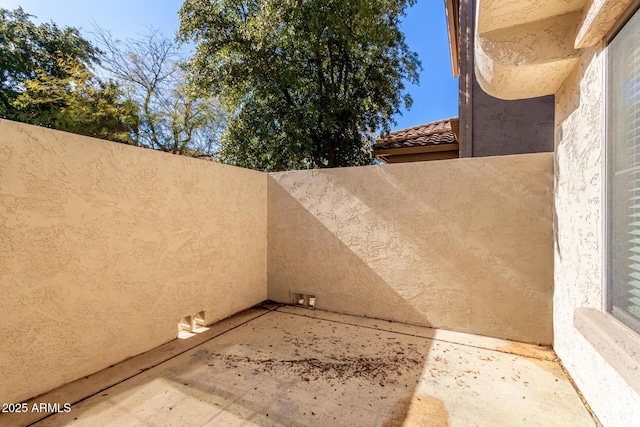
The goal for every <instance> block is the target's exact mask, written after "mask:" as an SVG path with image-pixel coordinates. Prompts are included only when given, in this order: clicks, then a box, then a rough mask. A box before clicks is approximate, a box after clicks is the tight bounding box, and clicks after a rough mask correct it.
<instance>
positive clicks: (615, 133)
mask: <svg viewBox="0 0 640 427" xmlns="http://www.w3.org/2000/svg"><path fill="white" fill-rule="evenodd" d="M607 67H608V81H607V89H608V108H607V112H608V117H607V147H608V157H607V159H608V160H607V169H608V184H607V196H608V224H607V227H608V245H609V250H608V257H609V260H608V289H607V300H608V301H607V309H608V311H609V312H610V313H611V314H612V315H613V316H614V317H616V318H617V319H618V320H620V321H621V322H623V323H624V324H625V325H627V326H628V327H630V328H631V329H633V330H634V331H636V332H638V333H640V12H636V13H635V14H634V15H633V16H632V17H631V19H630V20H629V21H628V22H627V23H626V24H625V26H624V27H623V28H622V29H621V30H620V32H619V33H618V34H617V35H616V36H615V37H614V38H613V39H612V40H611V42H610V44H609V47H608V64H607Z"/></svg>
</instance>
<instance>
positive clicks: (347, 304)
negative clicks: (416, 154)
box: [268, 153, 553, 344]
mask: <svg viewBox="0 0 640 427" xmlns="http://www.w3.org/2000/svg"><path fill="white" fill-rule="evenodd" d="M552 175H553V171H552V154H550V153H542V154H530V155H520V156H502V157H490V158H488V157H487V158H474V159H455V160H443V161H439V162H425V163H407V164H396V165H384V166H371V167H362V168H345V169H335V170H313V171H295V172H282V173H274V174H270V178H269V184H268V186H269V197H268V198H269V202H268V203H269V221H268V222H269V239H268V259H269V262H268V277H269V279H268V281H269V299H271V300H275V301H279V302H286V303H289V302H290V292H302V293H312V294H315V295H316V297H317V299H316V307H318V308H321V309H324V310H330V311H336V312H342V313H348V314H355V315H362V316H368V317H375V318H380V319H388V320H394V321H398V322H406V323H412V324H418V325H426V326H432V327H436V328H444V329H450V330H455V331H461V332H468V333H474V334H480V335H488V336H493V337H499V338H509V339H514V340H518V341H526V342H537V343H542V344H551V342H552V324H551V317H552V305H551V299H552V280H553V272H552V257H553V248H552V241H553V235H552Z"/></svg>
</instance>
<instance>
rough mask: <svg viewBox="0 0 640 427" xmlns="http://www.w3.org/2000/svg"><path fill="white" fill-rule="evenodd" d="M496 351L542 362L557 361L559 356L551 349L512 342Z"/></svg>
mask: <svg viewBox="0 0 640 427" xmlns="http://www.w3.org/2000/svg"><path fill="white" fill-rule="evenodd" d="M496 350H498V351H501V352H503V353H509V354H516V355H518V356H524V357H531V358H533V359H540V360H549V361H552V360H556V359H557V356H556V354H555V353H554V351H553V350H551V349H550V348H549V347H542V346H537V345H534V344H525V343H521V342H511V343H509V344H508V345H504V346H500V347H498V348H497V349H496Z"/></svg>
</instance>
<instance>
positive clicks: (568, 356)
mask: <svg viewBox="0 0 640 427" xmlns="http://www.w3.org/2000/svg"><path fill="white" fill-rule="evenodd" d="M604 69H605V60H604V51H603V46H602V45H600V46H597V47H595V48H589V49H585V50H584V51H583V54H582V57H581V62H580V66H579V67H577V68H576V69H575V70H574V72H573V73H572V74H571V75H570V76H569V78H568V79H567V80H566V81H565V82H564V84H563V86H562V87H561V88H560V91H559V92H558V93H557V94H556V131H555V134H556V136H555V139H556V153H555V170H556V176H555V211H556V218H557V219H556V244H555V256H554V258H555V267H554V269H555V274H554V275H555V291H554V335H555V338H554V349H555V351H556V353H557V354H558V356H559V357H560V359H561V360H562V362H563V363H564V365H565V366H566V368H567V370H568V371H569V373H570V374H571V376H572V377H573V379H574V380H575V382H576V384H577V385H578V387H579V389H580V391H581V392H582V394H583V395H584V397H585V398H586V399H587V401H588V402H589V404H590V406H591V407H592V409H593V410H594V412H595V414H596V415H597V416H598V418H599V419H600V421H602V423H603V424H604V425H605V426H616V427H622V426H637V425H638V420H640V395H638V393H637V392H635V391H634V390H633V389H632V388H631V387H630V386H629V384H628V383H627V382H626V381H625V380H624V379H623V378H622V377H621V376H620V375H619V374H618V372H617V371H616V370H615V369H614V368H613V367H612V366H611V365H610V364H609V363H607V361H605V359H604V358H603V357H602V356H601V354H600V353H599V352H598V351H597V350H596V349H595V348H594V346H593V345H592V344H590V343H589V342H588V341H587V340H586V339H585V336H583V335H582V334H581V333H580V332H579V331H578V330H577V329H576V327H575V325H574V314H575V309H578V308H592V309H595V310H602V308H603V288H604V283H605V282H604V275H605V271H604V261H605V253H604V252H605V247H604V237H603V236H604V232H605V230H604V226H603V218H604V197H603V184H604V173H603V170H604V166H603V161H604V114H605V108H604V103H605V95H604ZM614 322H615V321H612V324H613V323H614ZM607 345H609V344H607ZM621 357H622V356H621ZM622 358H624V357H622Z"/></svg>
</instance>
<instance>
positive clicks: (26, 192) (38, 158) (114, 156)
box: [0, 120, 267, 402]
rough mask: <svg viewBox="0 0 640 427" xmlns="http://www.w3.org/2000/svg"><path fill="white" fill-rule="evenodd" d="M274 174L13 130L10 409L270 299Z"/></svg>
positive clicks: (5, 137) (1, 148) (4, 158)
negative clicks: (186, 319)
mask: <svg viewBox="0 0 640 427" xmlns="http://www.w3.org/2000/svg"><path fill="white" fill-rule="evenodd" d="M266 209H267V176H266V174H262V173H258V172H254V171H249V170H243V169H239V168H234V167H230V166H224V165H220V164H216V163H212V162H206V161H201V160H196V159H190V158H185V157H180V156H174V155H170V154H164V153H159V152H155V151H151V150H143V149H140V148H135V147H128V146H124V145H121V144H115V143H109V142H105V141H98V140H93V139H91V138H86V137H81V136H76V135H71V134H67V133H63V132H57V131H51V130H47V129H42V128H38V127H34V126H28V125H23V124H18V123H14V122H8V121H3V120H0V289H1V290H2V298H0V330H1V331H2V349H1V350H0V401H2V402H15V401H20V400H21V399H24V398H28V397H32V396H35V395H37V394H39V393H41V392H45V391H48V390H51V389H52V388H55V387H56V386H59V385H61V384H64V383H67V382H69V381H72V380H75V379H77V378H79V377H82V376H85V375H87V374H89V373H92V372H95V371H98V370H100V369H103V368H105V367H108V366H109V365H111V364H114V363H116V362H118V361H121V360H123V359H125V358H128V357H130V356H133V355H136V354H139V353H141V352H144V351H146V350H149V349H151V348H153V347H156V346H158V345H160V344H162V343H164V342H166V341H169V340H171V339H174V338H176V336H177V325H178V322H179V320H180V319H181V318H182V317H183V316H187V315H191V314H195V313H197V312H199V311H202V310H204V311H205V320H206V322H207V323H212V322H215V321H217V320H219V319H222V318H224V317H227V316H229V315H231V314H233V313H236V312H238V311H240V310H242V309H245V308H247V307H250V306H252V305H254V304H256V303H259V302H261V301H263V300H265V299H266V297H267V277H266V272H267V265H266V261H267V260H266V242H267V239H266V236H267V222H266V221H267V211H266Z"/></svg>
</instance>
